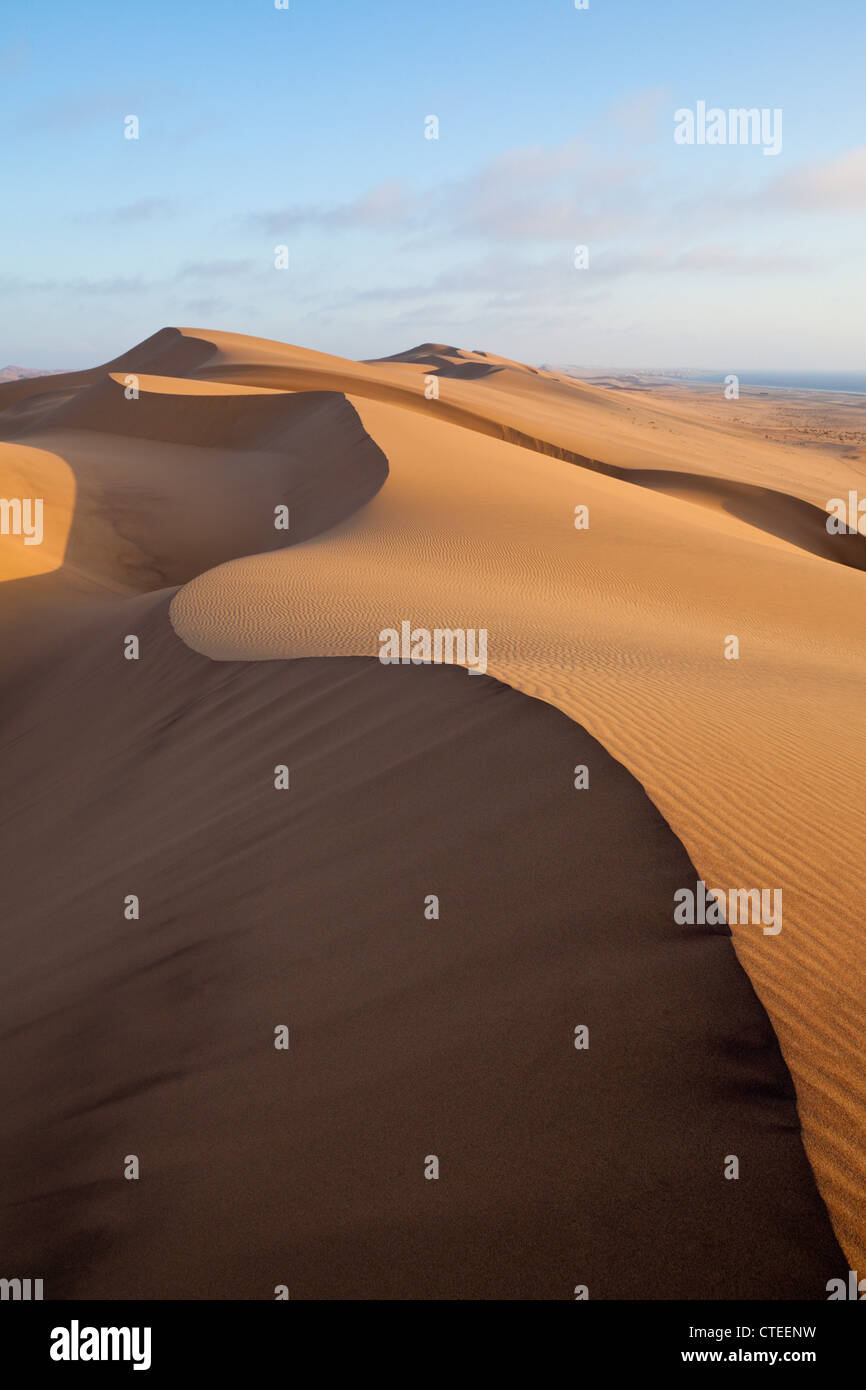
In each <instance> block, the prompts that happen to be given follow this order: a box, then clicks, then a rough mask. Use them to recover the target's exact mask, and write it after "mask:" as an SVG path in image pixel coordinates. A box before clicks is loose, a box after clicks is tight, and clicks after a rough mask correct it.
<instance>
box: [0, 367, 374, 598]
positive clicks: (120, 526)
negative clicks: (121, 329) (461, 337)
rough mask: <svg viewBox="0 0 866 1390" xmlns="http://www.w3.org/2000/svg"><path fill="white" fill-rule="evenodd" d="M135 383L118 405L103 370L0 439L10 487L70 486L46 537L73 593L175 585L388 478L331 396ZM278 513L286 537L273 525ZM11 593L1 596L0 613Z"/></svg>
mask: <svg viewBox="0 0 866 1390" xmlns="http://www.w3.org/2000/svg"><path fill="white" fill-rule="evenodd" d="M137 382H138V387H137V389H138V393H139V394H138V396H137V398H133V399H127V398H126V396H125V394H124V386H123V378H122V377H120V376H105V377H103V378H102V379H100V380H98V381H95V382H93V383H92V384H90V385H87V386H86V387H84V388H82V389H81V390H80V391H79V392H77V393H76V394H75V395H74V396H73V397H71V398H64V399H63V400H62V401H61V402H60V403H59V404H56V405H55V406H54V407H53V408H51V409H50V410H48V412H47V414H43V415H38V416H31V417H28V419H27V420H26V421H24V420H20V421H19V423H18V425H17V427H16V428H14V429H12V430H11V431H7V432H6V434H7V440H8V442H7V443H6V444H0V469H2V470H3V475H4V476H5V477H7V478H9V477H11V475H12V473H13V471H14V473H15V476H16V479H17V481H16V488H17V490H18V491H19V492H27V493H28V494H30V495H41V494H43V493H44V494H45V495H46V496H47V498H48V504H49V506H51V507H57V506H58V504H59V499H58V487H57V483H56V482H55V481H53V479H55V478H57V477H58V476H61V474H62V475H63V476H67V477H68V478H69V479H71V480H73V485H72V486H66V487H65V489H64V491H63V498H64V499H65V501H64V502H63V505H62V512H63V515H62V516H60V515H58V516H57V517H56V518H55V519H54V521H53V524H52V525H51V527H50V528H49V532H48V540H49V547H50V553H51V556H52V561H53V562H54V563H55V564H59V563H63V564H65V566H66V575H67V577H68V578H69V581H70V584H71V585H72V586H74V585H76V584H78V586H79V587H81V586H84V587H87V586H88V585H89V586H91V587H92V586H97V587H101V588H108V589H109V590H113V591H116V592H127V593H128V592H131V591H132V592H135V591H140V590H141V589H155V588H162V587H164V586H166V585H168V584H177V583H183V582H185V581H186V580H187V579H190V578H192V577H193V576H194V575H196V574H198V573H200V572H201V571H202V570H203V569H207V568H208V567H210V566H212V565H215V564H218V563H220V562H221V561H222V560H226V559H230V558H233V557H235V556H239V555H245V554H249V553H250V552H255V551H260V550H268V549H275V548H279V547H282V546H285V545H290V544H294V543H297V542H299V541H303V540H305V539H307V538H308V537H310V536H313V535H316V534H317V533H318V532H320V531H324V530H327V529H328V528H329V527H331V526H333V525H335V524H336V523H337V522H339V521H342V520H343V519H344V518H345V517H347V516H349V515H350V514H351V512H353V511H355V510H357V509H358V508H359V507H361V506H363V504H364V503H365V502H367V501H368V500H369V498H370V497H372V496H373V495H374V494H375V493H376V491H377V490H378V489H379V488H380V487H381V485H382V483H383V482H384V480H385V478H386V477H387V473H388V464H387V460H386V459H385V456H384V454H383V453H382V451H381V449H379V447H378V446H377V445H376V444H375V443H374V442H373V441H372V440H371V439H370V437H369V435H368V434H367V433H366V431H365V430H364V428H363V426H362V425H361V422H360V420H359V418H358V414H357V412H356V411H355V409H354V408H353V407H352V406H351V405H350V404H349V403H348V402H347V401H346V399H345V397H344V396H343V395H340V394H338V393H335V392H323V391H316V392H311V393H294V392H291V393H286V392H275V391H268V390H258V389H252V390H248V389H245V388H238V387H232V386H219V385H214V384H213V383H209V382H204V383H199V382H191V381H187V380H185V379H179V378H171V377H151V376H146V375H142V376H139V377H138V378H137ZM4 419H5V416H4V414H3V413H2V412H0V434H2V433H3V421H4ZM155 446H156V447H155ZM7 486H8V484H7ZM279 506H283V507H288V509H289V529H288V530H284V529H276V528H275V509H276V508H277V507H279ZM61 537H62V542H61V541H60V540H59V538H61ZM18 550H19V551H20V550H21V546H18ZM24 553H25V554H26V555H27V556H29V557H36V556H37V554H38V552H37V551H36V549H30V550H29V551H27V550H25V551H24ZM0 558H2V557H0ZM52 592H53V590H52ZM11 598H12V596H10V595H3V594H0V607H2V606H5V605H8V604H9V602H10V599H11ZM13 606H14V604H13Z"/></svg>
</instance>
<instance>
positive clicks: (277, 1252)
mask: <svg viewBox="0 0 866 1390" xmlns="http://www.w3.org/2000/svg"><path fill="white" fill-rule="evenodd" d="M168 602H169V597H168V595H165V594H156V595H147V596H144V597H141V598H138V599H131V600H128V601H127V602H126V603H125V604H124V605H123V606H122V607H121V608H120V609H119V610H118V611H117V612H115V613H114V614H112V615H109V614H103V613H98V614H95V615H93V616H92V617H91V619H90V620H89V624H88V626H87V629H86V631H84V630H82V631H80V632H79V633H77V634H76V635H75V638H74V640H71V641H70V640H68V639H67V641H66V642H65V643H61V644H60V645H59V646H58V647H57V648H56V649H55V651H54V653H53V660H52V668H51V669H52V673H53V677H54V680H55V681H56V682H58V683H59V684H60V685H61V688H62V690H63V700H62V702H58V699H57V693H56V689H55V688H54V687H53V686H52V685H50V684H49V683H48V682H43V683H42V684H41V686H40V687H39V688H38V689H36V690H30V691H27V692H26V695H25V698H23V699H22V698H16V699H15V700H9V699H7V700H6V701H5V707H4V710H3V714H4V729H5V730H6V739H7V747H6V750H5V753H4V762H5V766H6V768H7V773H8V775H9V777H10V780H11V781H12V783H13V784H14V785H22V784H23V783H24V782H25V780H26V781H27V784H28V785H30V786H33V785H34V784H35V785H38V786H39V787H40V789H41V795H40V797H39V798H38V799H36V800H31V802H30V804H26V805H21V806H20V807H19V808H18V815H19V818H20V825H19V831H20V834H21V837H22V838H23V839H24V840H25V842H30V843H39V844H41V845H42V846H45V847H50V850H51V853H50V857H49V856H48V855H46V856H45V857H44V858H43V859H42V860H41V862H40V866H39V867H40V881H39V891H38V893H34V891H33V880H32V876H31V873H30V872H29V871H28V870H27V869H26V868H25V867H24V865H22V864H21V863H16V862H14V861H13V860H12V859H11V857H10V858H8V859H6V860H4V862H3V863H2V865H0V871H2V876H3V882H4V888H5V899H6V907H7V919H6V920H7V926H6V928H5V937H4V940H5V947H6V959H7V962H8V964H7V968H6V969H5V970H4V980H3V1017H4V1030H5V1036H4V1049H5V1052H6V1057H7V1076H8V1081H7V1084H6V1086H5V1096H4V1105H3V1111H2V1121H0V1145H2V1163H3V1173H4V1198H5V1201H6V1206H5V1210H4V1214H3V1217H2V1244H3V1249H4V1257H5V1259H6V1260H7V1262H10V1263H11V1264H12V1265H13V1266H14V1267H15V1268H22V1269H23V1268H26V1269H31V1268H32V1269H39V1270H40V1271H41V1272H42V1275H43V1277H44V1279H45V1286H46V1297H48V1296H52V1297H60V1298H118V1297H121V1298H127V1297H146V1298H159V1297H161V1298H165V1297H170V1298H206V1297H217V1298H270V1297H273V1289H274V1287H275V1285H277V1284H281V1283H286V1284H287V1285H288V1286H289V1288H290V1292H291V1296H292V1297H293V1298H410V1299H418V1298H434V1299H435V1298H490V1299H500V1298H522V1299H523V1298H528V1299H544V1298H553V1299H571V1298H573V1297H574V1292H573V1291H574V1288H575V1286H576V1285H577V1284H583V1285H585V1286H587V1288H588V1290H589V1295H590V1297H591V1298H643V1297H650V1298H677V1297H683V1298H709V1297H719V1298H731V1297H741V1298H758V1297H771V1298H781V1299H789V1298H821V1297H823V1296H824V1291H825V1285H826V1281H827V1279H828V1278H832V1277H838V1275H839V1274H840V1273H842V1274H844V1271H845V1268H846V1265H845V1258H844V1256H843V1254H842V1252H841V1250H839V1248H838V1246H837V1245H836V1242H835V1239H834V1237H833V1234H832V1230H831V1228H830V1224H829V1220H828V1218H827V1216H826V1212H825V1211H824V1208H823V1206H822V1204H821V1202H820V1199H819V1197H818V1193H817V1189H816V1188H815V1185H814V1181H813V1178H812V1175H811V1172H810V1170H809V1168H808V1165H807V1163H806V1160H805V1155H804V1152H803V1149H802V1146H801V1143H800V1139H799V1133H798V1129H797V1124H796V1114H795V1110H794V1105H793V1095H792V1089H791V1086H790V1080H789V1077H788V1074H787V1072H786V1070H785V1068H784V1065H783V1063H782V1059H781V1056H780V1053H779V1051H778V1045H777V1043H776V1041H775V1038H774V1036H773V1034H772V1031H771V1029H770V1026H769V1024H768V1022H767V1019H766V1015H765V1014H764V1012H763V1010H762V1009H761V1007H760V1005H759V1003H758V1001H757V999H756V998H755V996H754V994H753V991H752V989H751V986H750V985H749V983H748V981H747V979H746V977H745V975H744V973H743V972H742V970H741V969H740V967H739V966H738V965H737V962H736V959H735V956H734V953H733V951H732V950H731V946H730V941H729V938H728V936H727V934H725V933H724V932H721V931H719V930H718V929H716V931H713V930H711V929H710V928H709V927H703V928H701V927H694V928H691V929H688V930H686V931H684V930H683V929H682V928H676V927H674V925H673V923H672V921H671V917H670V901H671V897H672V893H673V892H674V891H675V889H676V887H677V886H678V885H679V884H681V883H683V882H688V881H689V880H692V881H693V880H694V876H695V871H694V868H693V866H692V865H691V864H689V862H688V859H687V856H686V855H685V853H684V851H683V849H682V846H681V845H679V843H678V842H677V840H676V838H675V837H674V835H673V834H672V833H671V831H670V830H669V828H668V827H667V826H666V825H665V823H664V821H663V820H662V818H661V816H659V814H658V812H657V811H656V810H655V809H654V807H653V806H652V805H651V803H650V802H649V801H648V800H647V798H646V796H645V794H644V793H643V792H642V790H641V789H640V787H639V786H638V785H637V783H636V782H635V781H634V779H633V778H632V777H631V776H630V775H629V774H628V773H627V772H626V770H625V769H624V768H623V767H622V766H620V765H619V764H618V763H616V762H615V761H614V760H613V759H612V758H610V757H609V755H608V754H606V753H605V752H604V750H603V749H602V748H600V747H599V746H598V745H597V744H595V743H594V741H593V740H592V739H591V738H589V737H588V735H587V734H586V733H585V732H584V731H583V730H582V729H580V728H579V727H578V726H576V725H575V724H574V723H572V722H571V721H570V720H568V719H566V718H565V717H564V716H563V715H561V714H560V713H558V712H557V711H555V710H553V709H551V708H549V707H548V706H546V705H543V704H541V703H539V702H536V701H529V700H527V699H526V698H525V697H524V696H522V695H519V694H517V693H516V692H515V691H513V690H509V689H507V688H505V687H502V686H499V685H497V684H496V683H495V682H493V681H491V680H489V679H488V678H481V679H480V680H468V679H467V678H466V676H465V674H464V673H463V672H462V671H458V670H454V669H445V668H442V667H439V668H437V669H435V670H433V671H430V670H419V669H416V668H414V667H409V668H407V669H402V668H401V669H399V670H391V669H388V670H386V669H385V668H384V667H382V666H381V665H379V663H378V662H375V661H358V660H338V661H333V660H328V661H293V662H258V663H240V664H238V663H228V664H226V663H221V662H210V661H207V660H205V659H204V658H202V657H200V656H197V655H195V654H194V653H192V652H190V651H189V650H188V649H187V648H186V647H185V646H184V645H183V644H182V643H180V642H179V641H178V640H177V638H175V637H174V635H173V634H172V632H171V629H170V626H169V623H168V614H167V608H168ZM130 628H131V629H133V630H134V631H135V632H136V633H138V635H139V637H140V641H141V648H142V656H141V660H140V661H139V662H137V663H125V662H123V661H121V660H118V651H119V649H120V647H121V644H122V640H123V636H124V634H125V632H126V631H128V630H129V629H130ZM95 691H98V696H97V698H98V702H99V708H100V719H99V722H98V724H97V723H96V722H95V721H94V717H93V716H94V692H95ZM34 726H35V727H36V728H37V729H38V731H39V737H38V743H34V740H33V739H32V736H28V735H29V731H30V730H32V729H33V728H34ZM283 760H285V761H286V763H287V764H289V765H290V766H291V787H290V790H289V791H288V792H286V793H281V792H277V791H276V790H275V789H274V786H273V777H272V768H273V765H274V763H275V762H277V761H283ZM576 764H583V765H586V766H587V767H588V768H589V769H590V775H591V792H578V791H576V790H575V789H574V788H573V786H572V780H573V779H572V769H573V768H574V766H575V765H576ZM129 892H135V893H136V894H138V895H139V897H140V901H141V917H140V920H138V921H125V920H124V918H123V915H122V905H123V902H124V899H125V895H126V894H127V893H129ZM431 892H435V893H436V894H437V896H438V898H439V902H440V916H439V918H438V920H428V919H425V916H424V904H425V898H426V895H427V894H428V893H431ZM281 1023H286V1024H287V1025H288V1026H289V1027H290V1046H289V1049H288V1051H287V1052H276V1051H275V1049H274V1047H273V1031H274V1027H275V1025H278V1024H281ZM579 1025H585V1026H587V1027H588V1028H589V1047H588V1049H584V1050H577V1049H575V1047H574V1045H573V1044H574V1033H575V1028H576V1027H577V1026H579ZM34 1076H36V1077H38V1079H39V1085H38V1087H34V1086H33V1085H32V1078H33V1077H34ZM130 1153H134V1154H136V1155H137V1156H138V1157H139V1159H140V1162H141V1173H142V1176H141V1179H140V1182H139V1183H138V1184H131V1183H126V1182H124V1181H123V1179H122V1177H121V1172H122V1163H123V1160H124V1158H125V1156H126V1155H127V1154H130ZM730 1153H735V1154H736V1155H737V1156H738V1157H739V1160H740V1163H741V1165H742V1179H741V1181H739V1182H730V1181H726V1180H725V1179H724V1177H723V1167H724V1161H725V1156H726V1155H727V1154H730ZM430 1154H433V1155H435V1156H436V1157H437V1158H438V1160H439V1163H440V1176H439V1180H438V1181H436V1182H433V1181H426V1180H425V1178H424V1167H425V1160H426V1158H427V1156H428V1155H430ZM10 1197H11V1198H12V1199H13V1200H11V1201H10Z"/></svg>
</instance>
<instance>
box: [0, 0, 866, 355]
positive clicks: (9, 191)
mask: <svg viewBox="0 0 866 1390" xmlns="http://www.w3.org/2000/svg"><path fill="white" fill-rule="evenodd" d="M864 37H866V14H864V10H863V5H862V0H836V3H830V4H828V5H818V4H815V3H812V2H811V0H809V2H808V3H807V0H787V3H782V0H729V2H728V3H726V4H724V5H712V4H710V3H709V0H706V3H705V2H704V0H658V2H657V3H651V2H650V0H590V4H589V9H588V10H577V9H575V6H574V0H525V3H518V0H426V3H417V2H416V0H363V3H361V0H290V7H289V9H288V10H277V9H276V8H275V6H274V3H273V0H243V2H242V0H211V3H207V0H200V3H197V4H185V3H184V4H179V3H178V0H138V3H136V4H135V5H132V6H129V5H117V4H116V3H102V0H80V3H78V4H76V5H70V6H49V5H42V6H39V7H34V8H28V7H24V6H21V7H15V8H14V10H13V9H11V8H10V9H7V12H6V16H5V17H4V27H3V30H2V33H0V114H2V119H3V128H4V131H5V135H6V139H5V141H4V160H3V183H4V193H5V194H6V196H5V197H4V199H3V212H2V217H0V256H2V260H0V304H2V317H0V365H3V364H4V363H5V362H15V363H20V364H24V365H33V366H46V367H47V366H57V367H76V366H85V365H91V364H93V363H94V362H97V361H102V360H105V359H107V358H109V357H112V356H114V355H116V354H117V353H118V352H121V351H122V350H124V349H125V348H127V347H129V346H131V345H132V344H133V343H134V342H137V341H138V340H140V339H141V338H144V337H147V336H148V335H149V334H150V333H152V332H154V331H156V329H158V328H160V327H162V326H164V325H165V324H181V325H193V326H198V327H204V328H207V327H210V328H222V329H227V330H231V331H235V332H239V333H251V334H259V335H262V336H265V337H273V338H280V339H283V340H286V341H290V342H298V343H302V344H304V345H306V346H309V347H314V348H318V349H320V350H323V351H327V352H335V353H340V354H343V355H346V356H351V357H365V356H375V355H379V354H385V353H389V352H396V351H399V350H400V349H402V348H405V347H409V346H411V345H413V344H415V343H417V342H421V341H424V340H427V339H432V340H436V341H445V342H452V343H456V344H458V345H460V346H464V347H470V348H472V347H478V348H483V349H485V350H488V351H491V352H498V353H502V354H505V355H506V356H510V357H517V358H520V359H523V360H527V361H532V362H540V361H548V362H561V363H565V362H571V363H578V364H583V365H591V364H597V365H609V366H629V365H646V366H665V365H670V366H683V365H694V366H698V367H700V366H705V367H716V366H718V367H720V368H724V369H725V370H729V371H737V370H738V369H740V370H745V369H748V368H754V367H760V366H766V367H792V368H797V367H803V368H808V367H822V368H824V369H828V370H829V369H834V368H836V369H846V368H848V369H852V370H856V369H860V368H863V367H864V352H863V340H864V333H863V321H864V305H866V295H864V289H866V271H864V260H866V249H864V248H866V237H864V222H866V216H864V214H866V120H864V117H866V96H864V88H866V84H864V82H863V75H862V74H863V51H864ZM699 101H704V102H705V103H706V104H707V106H708V107H719V108H722V109H723V110H725V111H726V110H727V109H729V108H731V107H747V108H751V107H756V108H759V109H763V108H767V109H769V110H773V109H776V108H778V109H780V110H781V111H782V127H781V128H782V148H781V152H780V153H779V154H778V155H775V156H772V155H770V156H767V155H764V153H763V150H762V148H761V147H760V146H759V145H742V144H717V145H706V144H705V145H697V144H695V145H678V144H676V143H675V141H674V139H673V130H674V112H675V111H676V110H677V109H679V108H689V109H694V108H695V107H696V104H697V103H698V102H699ZM129 115H135V116H137V117H138V120H139V124H140V132H139V139H138V140H128V139H125V138H124V120H125V118H126V117H127V116H129ZM430 115H435V116H436V117H437V118H438V121H439V138H438V139H436V140H428V139H426V138H425V120H426V118H427V117H428V116H430ZM278 245H285V246H287V247H288V251H289V268H288V270H278V269H276V268H275V265H274V256H275V247H277V246H278ZM578 245H583V246H586V247H587V248H588V260H589V264H588V266H587V268H585V269H577V268H576V267H575V264H574V260H575V255H574V252H575V247H576V246H578Z"/></svg>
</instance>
